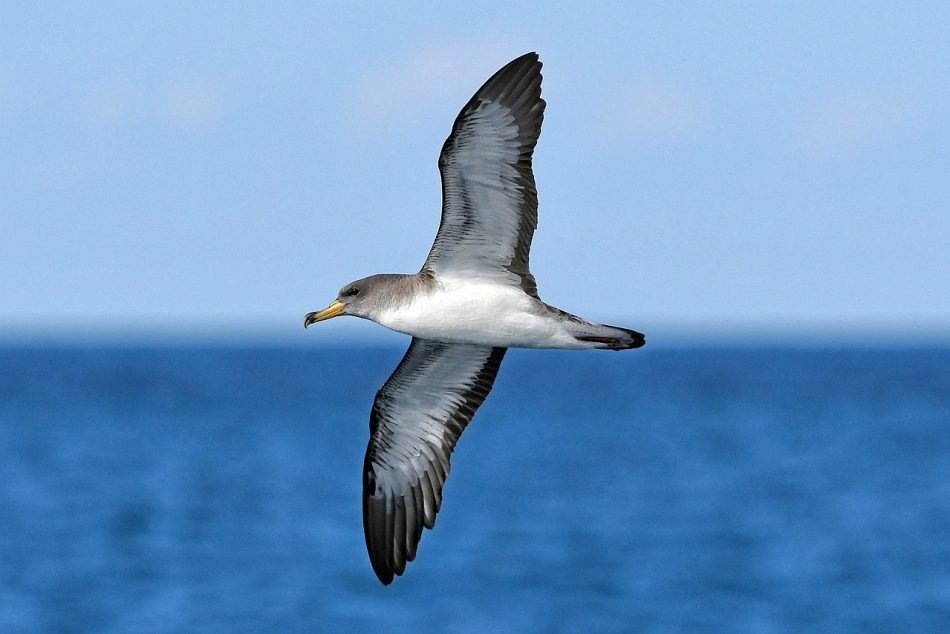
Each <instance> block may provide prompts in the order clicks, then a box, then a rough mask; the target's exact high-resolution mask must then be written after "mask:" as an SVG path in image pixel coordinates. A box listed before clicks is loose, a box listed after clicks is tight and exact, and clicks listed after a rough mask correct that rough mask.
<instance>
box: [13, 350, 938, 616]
mask: <svg viewBox="0 0 950 634" xmlns="http://www.w3.org/2000/svg"><path fill="white" fill-rule="evenodd" d="M401 354H402V350H397V349H391V348H383V349H372V348H362V349H339V350H312V349H309V350H303V351H302V350H293V349H290V348H286V349H281V348H274V349H263V348H261V349H233V350H229V349H214V348H209V349H201V348H198V347H195V348H178V349H160V348H152V349H148V348H144V349H121V348H113V349H109V348H101V349H93V348H90V349H62V350H29V349H6V350H0V632H3V633H19V632H216V631H217V632H311V631H312V632H323V631H330V632H334V631H340V632H344V631H346V632H349V631H357V632H358V631H367V632H375V631H406V630H413V629H415V630H418V631H455V632H489V631H550V632H557V631H565V632H585V631H589V632H593V631H597V632H604V631H648V632H665V631H690V632H695V631H716V632H718V631H731V632H770V631H775V632H784V631H808V632H814V631H861V632H865V631H882V632H893V631H914V632H922V631H941V630H943V631H946V630H945V628H946V627H948V624H950V351H946V350H931V351H927V350H917V351H912V350H906V351H900V350H892V351H857V350H853V351H852V350H844V351H793V350H787V349H784V350H783V349H776V350H771V349H746V350H662V349H660V350H651V349H650V348H649V347H647V348H645V349H643V350H640V351H634V352H629V353H622V354H615V353H601V352H589V353H571V352H566V353H565V352H550V351H512V352H509V355H508V358H507V359H506V361H505V363H504V364H503V365H502V369H501V373H500V375H499V378H498V381H497V383H496V387H495V390H494V391H493V393H492V394H491V396H490V397H489V398H488V401H487V402H486V404H485V405H484V407H483V408H482V409H481V411H480V412H479V413H478V415H477V416H476V418H475V420H474V422H473V423H472V425H471V426H470V427H469V429H468V431H466V433H465V435H464V436H463V437H462V439H461V443H460V445H459V448H458V451H457V452H456V454H455V456H454V458H453V473H452V476H451V478H450V479H449V482H448V485H447V488H446V495H445V502H444V505H443V510H442V513H441V514H440V515H439V520H438V526H437V528H436V530H435V531H434V532H429V531H427V532H426V534H425V535H424V537H423V540H422V543H421V545H420V551H419V557H418V559H417V561H416V562H414V563H411V564H410V565H409V567H408V570H407V574H406V575H405V576H404V577H402V578H397V579H396V581H395V582H394V584H393V585H392V586H390V587H388V588H384V587H382V586H381V585H380V584H379V583H378V581H377V580H376V578H375V577H374V576H373V573H372V570H371V568H370V566H369V562H368V560H367V557H366V554H365V551H364V546H363V534H362V526H361V518H360V482H361V480H360V473H361V465H362V459H363V452H364V450H365V446H366V439H367V433H368V413H369V408H370V405H371V403H372V398H373V395H374V394H375V391H376V390H377V389H378V387H379V386H380V385H381V384H382V382H383V381H384V380H385V379H386V377H387V376H388V374H389V372H390V371H391V370H392V368H393V367H394V365H395V364H396V362H397V361H398V360H399V358H400V356H401Z"/></svg>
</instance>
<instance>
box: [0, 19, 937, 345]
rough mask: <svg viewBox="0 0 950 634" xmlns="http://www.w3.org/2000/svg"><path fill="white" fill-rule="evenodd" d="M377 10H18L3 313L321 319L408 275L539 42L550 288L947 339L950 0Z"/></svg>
mask: <svg viewBox="0 0 950 634" xmlns="http://www.w3.org/2000/svg"><path fill="white" fill-rule="evenodd" d="M376 4H382V3H374V4H373V5H372V6H371V5H370V3H366V4H364V5H361V6H358V7H357V8H355V9H354V8H345V7H344V6H343V5H342V3H341V4H340V5H339V6H320V5H319V4H317V3H250V4H239V3H223V2H222V3H192V2H184V3H177V4H176V3H160V4H151V5H145V4H140V3H120V2H116V3H103V2H96V3H19V4H17V5H15V4H14V3H4V4H3V6H2V8H0V214H2V215H0V297H2V298H3V299H2V303H0V334H4V333H5V334H6V336H7V337H8V338H9V337H19V336H27V335H29V336H40V337H54V338H64V337H72V336H79V335H83V334H86V335H88V334H90V333H92V334H97V333H98V334H104V335H109V334H116V333H136V334H142V335H146V336H150V335H157V334H161V333H168V332H178V333H182V332H192V333H215V334H217V335H224V336H227V335H228V334H229V333H230V334H232V335H234V336H238V337H240V336H246V335H248V333H269V334H270V335H274V336H286V337H292V338H294V339H297V338H298V337H302V338H303V339H306V340H315V336H314V335H313V333H306V336H304V333H303V330H302V325H301V324H302V317H303V315H304V313H306V312H308V311H310V310H314V309H317V308H321V307H323V306H325V305H326V304H327V302H328V301H329V300H330V299H331V298H332V297H334V296H335V294H336V291H337V290H338V289H339V287H341V286H342V285H343V284H345V283H346V282H348V281H350V280H352V279H356V278H359V277H362V276H365V275H367V274H370V273H375V272H412V271H415V270H417V269H418V267H419V265H420V264H421V262H422V260H423V259H424V257H425V254H426V252H427V250H428V247H429V245H430V243H431V240H432V238H433V236H434V234H435V230H436V228H437V225H438V216H439V204H440V192H439V179H438V173H437V169H436V158H437V154H438V151H439V148H440V147H441V143H442V141H443V140H444V138H445V136H446V134H447V133H448V131H449V129H450V127H451V123H452V121H453V119H454V117H455V115H456V113H457V112H458V110H459V108H460V107H461V106H462V105H463V104H464V103H465V101H466V100H467V99H468V98H469V96H470V95H471V94H472V92H474V90H475V89H476V88H477V87H478V86H479V85H480V84H481V82H482V81H484V80H485V79H486V78H487V77H488V76H489V75H490V74H491V73H492V72H494V71H495V70H496V69H497V68H498V67H500V66H501V65H503V64H504V63H505V62H507V61H508V60H510V59H512V58H514V57H516V56H517V55H519V54H521V53H523V52H526V51H529V50H536V51H538V52H539V53H540V54H541V58H542V60H543V61H544V63H545V67H544V75H545V80H544V96H545V97H546V99H547V101H548V109H547V112H546V117H545V124H544V130H543V133H542V136H541V141H540V144H539V146H538V150H537V153H536V158H535V172H536V177H537V181H538V186H539V191H540V199H541V212H540V213H541V215H540V227H539V230H538V233H537V234H536V237H535V246H534V249H533V252H532V269H533V271H534V273H535V275H536V277H537V278H538V281H539V288H540V291H541V295H542V297H543V298H544V299H545V300H546V301H548V302H549V303H553V304H556V305H559V306H562V307H563V308H565V309H567V310H571V311H572V312H577V313H579V314H582V315H584V316H586V317H589V318H592V319H600V320H605V321H609V322H615V323H620V324H623V325H627V326H630V327H635V328H637V329H639V330H642V331H644V332H647V333H648V335H650V334H651V333H660V334H661V335H663V334H665V333H675V332H680V333H682V332H693V333H716V332H723V331H730V332H735V333H745V334H749V333H753V334H754V333H758V332H766V333H773V334H781V333H807V332H822V333H842V332H843V333H851V334H854V333H858V334H860V333H880V332H887V333H890V335H891V336H893V337H896V338H898V339H900V338H912V337H917V336H919V335H920V334H921V333H937V334H941V333H942V334H943V335H948V333H950V291H948V288H950V282H948V280H950V116H948V114H950V44H948V43H947V42H948V40H947V32H948V28H950V4H947V3H943V2H930V3H926V2H916V3H915V2H911V3H891V4H890V5H886V4H883V3H867V2H838V3H823V2H822V3H818V2H816V3H805V2H795V3H791V2H788V3H756V2H743V3H699V2H696V3H616V4H602V5H598V7H597V8H596V9H593V8H588V7H589V6H590V5H582V4H580V3H577V4H576V5H566V4H565V6H564V7H561V8H558V9H552V8H551V6H550V5H549V3H509V2H505V3H495V4H478V5H477V6H476V5H474V4H472V3H465V6H451V7H450V6H448V3H409V4H408V5H407V4H404V3H401V4H399V5H395V4H394V5H391V6H375V5H376ZM341 321H344V320H335V322H341ZM350 321H351V322H355V321H356V320H350ZM335 322H331V323H330V324H327V325H326V328H324V329H323V330H322V331H321V332H322V333H324V334H321V335H320V336H319V337H316V338H323V339H326V338H328V339H331V340H336V339H339V338H340V337H343V336H351V334H352V335H353V336H374V334H373V333H374V332H375V331H374V330H373V328H377V327H375V326H372V325H371V324H361V323H350V324H345V323H344V324H337V323H335Z"/></svg>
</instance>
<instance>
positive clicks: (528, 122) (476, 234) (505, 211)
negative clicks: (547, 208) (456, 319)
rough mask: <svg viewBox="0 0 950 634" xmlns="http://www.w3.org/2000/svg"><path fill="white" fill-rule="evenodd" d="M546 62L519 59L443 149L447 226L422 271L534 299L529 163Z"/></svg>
mask: <svg viewBox="0 0 950 634" xmlns="http://www.w3.org/2000/svg"><path fill="white" fill-rule="evenodd" d="M544 106H545V103H544V100H543V99H541V62H540V61H539V60H538V56H537V54H536V53H528V54H526V55H522V56H521V57H519V58H518V59H516V60H514V61H512V62H510V63H509V64H507V65H506V66H505V67H504V68H502V69H501V70H499V71H498V72H497V73H495V74H494V75H493V76H492V77H491V78H490V79H489V80H488V81H487V82H485V84H484V85H483V86H482V87H481V88H480V89H479V90H478V91H477V92H476V93H475V95H474V96H473V97H472V98H471V100H470V101H469V102H468V104H466V106H465V107H464V108H462V111H461V112H460V113H459V115H458V118H456V120H455V124H454V125H453V127H452V133H451V134H450V135H449V137H448V139H446V141H445V145H444V146H443V147H442V154H441V155H440V156H439V170H440V171H441V174H442V222H441V224H440V225H439V231H438V233H437V234H436V238H435V242H434V243H433V245H432V250H431V251H430V253H429V257H428V258H427V259H426V262H425V264H424V265H423V267H422V269H423V271H430V272H434V273H443V274H444V273H445V272H450V273H457V274H464V275H466V276H480V277H493V278H496V279H497V280H498V281H507V282H508V283H513V284H519V285H520V286H521V288H522V289H523V290H524V291H525V292H526V293H528V294H529V295H532V296H534V297H537V284H536V283H535V280H534V277H533V276H532V275H531V272H530V270H529V267H528V254H529V251H530V249H531V239H532V237H533V236H534V230H535V228H536V227H537V225H538V192H537V188H536V187H535V183H534V173H533V172H532V169H531V157H532V155H533V153H534V147H535V145H536V144H537V141H538V136H539V135H540V134H541V122H542V120H543V118H544Z"/></svg>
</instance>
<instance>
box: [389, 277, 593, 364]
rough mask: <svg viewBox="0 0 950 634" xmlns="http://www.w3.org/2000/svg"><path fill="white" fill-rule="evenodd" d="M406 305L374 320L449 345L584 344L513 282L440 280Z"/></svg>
mask: <svg viewBox="0 0 950 634" xmlns="http://www.w3.org/2000/svg"><path fill="white" fill-rule="evenodd" d="M440 281H441V284H440V286H439V287H437V288H435V289H433V290H431V291H429V292H427V293H425V294H420V295H419V296H417V297H416V298H415V299H414V300H413V301H412V302H411V303H410V304H408V305H405V306H402V307H400V308H398V309H393V310H389V311H385V312H383V313H382V314H380V315H379V316H378V318H377V319H376V321H377V322H378V323H379V324H381V325H383V326H386V327H387V328H390V329H392V330H396V331H398V332H402V333H405V334H407V335H412V336H414V337H420V338H423V339H432V340H435V341H445V342H449V343H470V344H475V345H486V346H500V347H518V348H574V347H584V345H583V344H580V343H579V342H578V341H577V340H576V339H575V338H574V337H573V336H571V334H570V333H569V332H568V331H567V330H566V329H565V328H564V327H563V325H562V324H561V322H560V321H559V320H557V319H554V318H552V317H550V316H548V315H546V314H541V313H540V312H539V311H538V309H537V302H536V300H535V299H534V298H532V297H529V296H528V295H525V294H524V292H522V290H521V289H520V288H518V287H516V286H509V285H506V284H497V283H491V282H484V281H479V280H474V281H473V280H451V279H448V280H446V279H443V280H440Z"/></svg>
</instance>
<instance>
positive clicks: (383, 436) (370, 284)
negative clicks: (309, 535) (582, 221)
mask: <svg viewBox="0 0 950 634" xmlns="http://www.w3.org/2000/svg"><path fill="white" fill-rule="evenodd" d="M544 106H545V102H544V100H543V99H542V98H541V62H540V61H539V59H538V55H537V54H536V53H528V54H526V55H522V56H521V57H519V58H518V59H516V60H514V61H512V62H510V63H509V64H507V65H506V66H504V67H503V68H502V69H501V70H499V71H498V72H497V73H495V74H494V75H492V77H491V78H490V79H489V80H488V81H487V82H485V84H484V85H483V86H482V87H481V88H479V89H478V92H476V93H475V95H474V96H473V97H472V98H471V100H469V102H468V103H467V104H466V105H465V107H464V108H462V111H461V112H460V113H459V115H458V117H457V118H456V119H455V124H454V125H453V126H452V133H451V134H450V135H449V138H448V139H446V141H445V144H444V145H443V146H442V153H441V155H440V156H439V171H440V172H441V175H442V222H441V224H440V225H439V231H438V233H437V234H436V236H435V243H434V244H433V245H432V250H431V251H429V257H427V258H426V261H425V263H424V264H423V265H422V269H421V270H420V271H419V272H418V273H415V274H411V275H371V276H370V277H367V278H364V279H361V280H356V281H355V282H351V283H349V284H347V285H346V286H344V287H343V288H342V289H341V290H340V294H339V295H338V296H337V298H336V299H335V300H333V302H331V303H330V305H329V306H328V307H327V308H325V309H323V310H321V311H317V312H312V313H309V314H308V315H307V316H306V317H305V318H304V327H307V326H309V325H311V324H314V323H317V322H318V321H324V320H326V319H331V318H333V317H337V316H339V315H352V316H354V317H361V318H363V319H369V320H371V321H375V322H376V323H378V324H381V325H383V326H385V327H387V328H390V329H392V330H395V331H397V332H401V333H405V334H407V335H411V336H412V342H411V343H410V344H409V350H408V351H407V352H406V355H405V356H404V357H403V359H402V361H401V362H400V363H399V365H398V366H397V367H396V370H395V372H393V374H392V376H390V377H389V380H387V381H386V383H385V385H383V387H382V388H381V389H380V390H379V391H378V392H377V393H376V400H375V402H374V403H373V409H372V412H371V413H370V422H369V426H370V439H369V446H368V447H367V449H366V458H365V460H364V463H363V531H364V534H365V536H366V548H367V550H368V551H369V559H370V562H371V563H372V565H373V570H374V571H375V573H376V576H378V577H379V580H380V581H381V582H382V583H383V584H384V585H389V584H390V583H392V580H393V575H401V574H402V573H403V572H404V571H405V569H406V562H409V561H412V560H413V559H415V556H416V547H417V546H418V544H419V538H420V537H421V536H422V528H423V527H425V528H433V527H434V526H435V516H436V514H437V513H438V512H439V508H440V507H441V505H442V487H443V486H444V484H445V479H446V477H447V476H448V474H449V457H450V456H451V454H452V451H453V450H454V449H455V444H456V443H457V442H458V439H459V436H460V435H461V434H462V432H463V431H464V430H465V426H466V425H468V423H469V421H471V420H472V417H473V416H474V415H475V411H476V410H477V409H478V408H479V406H480V405H481V404H482V402H483V401H484V400H485V397H486V396H488V392H489V391H490V390H491V388H492V384H493V383H494V382H495V376H496V375H497V374H498V367H499V366H500V365H501V360H502V358H503V357H504V356H505V351H506V350H507V349H508V348H569V349H602V350H628V349H630V348H639V347H640V346H642V345H643V344H644V342H645V340H644V337H643V335H642V334H640V333H639V332H636V331H634V330H628V329H626V328H618V327H616V326H607V325H604V324H597V323H592V322H589V321H586V320H584V319H581V318H580V317H577V316H575V315H572V314H570V313H568V312H565V311H563V310H560V309H558V308H555V307H553V306H549V305H548V304H545V303H544V302H542V301H541V298H540V297H538V287H537V285H536V284H535V280H534V276H532V275H531V272H530V270H529V269H528V252H529V250H530V248H531V238H532V236H533V235H534V230H535V227H536V226H537V223H538V194H537V189H536V188H535V184H534V174H533V173H532V170H531V156H532V154H533V153H534V146H535V144H536V143H537V141H538V135H539V134H540V133H541V120H542V119H543V116H544Z"/></svg>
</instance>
